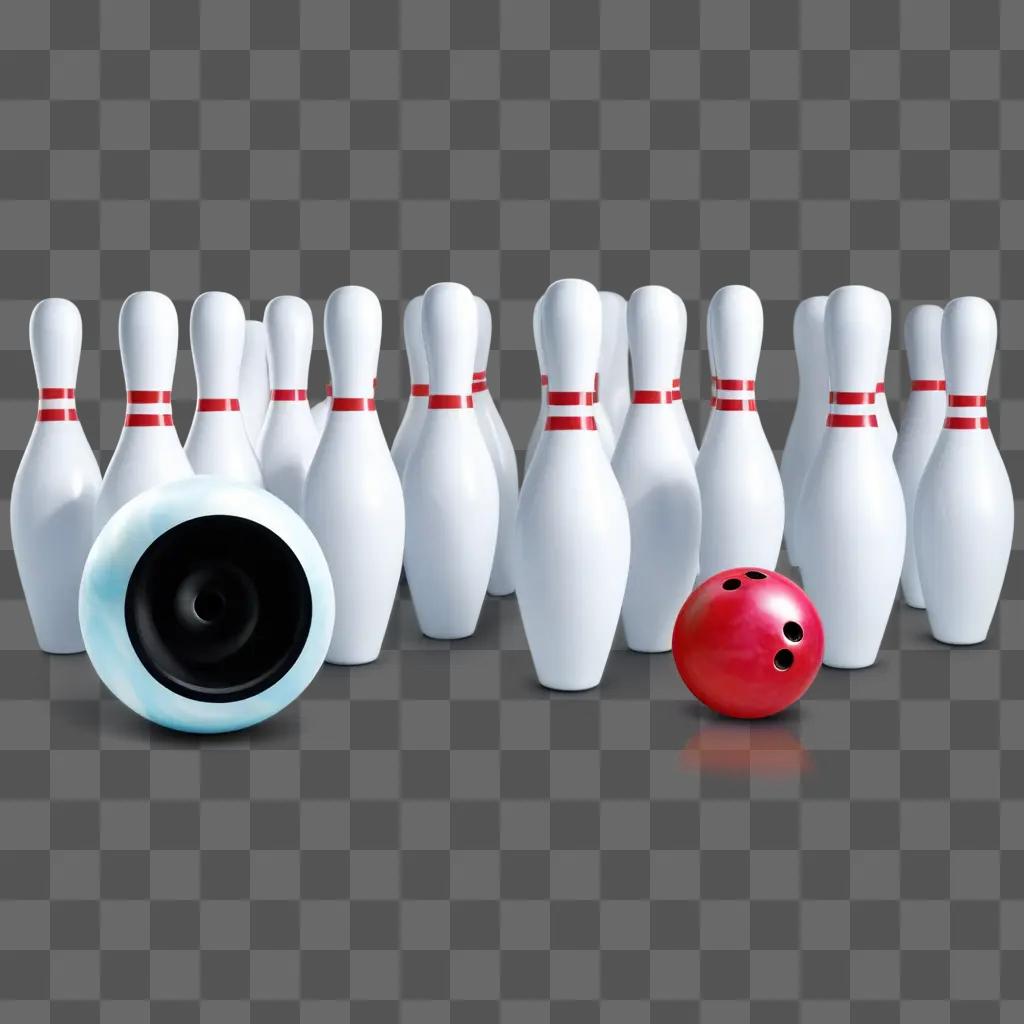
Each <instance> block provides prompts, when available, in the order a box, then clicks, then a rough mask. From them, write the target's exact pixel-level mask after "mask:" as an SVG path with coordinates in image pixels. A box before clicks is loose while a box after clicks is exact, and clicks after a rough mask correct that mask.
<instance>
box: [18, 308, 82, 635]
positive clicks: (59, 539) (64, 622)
mask: <svg viewBox="0 0 1024 1024" xmlns="http://www.w3.org/2000/svg"><path fill="white" fill-rule="evenodd" d="M28 332H29V347H30V348H31V350H32V364H33V366H34V368H35V374H36V382H37V385H38V391H39V408H38V411H37V412H36V422H35V425H34V426H33V428H32V434H31V436H30V437H29V439H28V444H27V446H26V447H25V454H24V455H23V456H22V459H21V462H20V463H19V465H18V471H17V473H15V475H14V485H13V487H12V489H11V540H12V542H13V546H14V560H15V563H16V564H17V567H18V576H19V577H20V578H21V587H22V589H23V590H24V591H25V600H26V601H27V603H28V613H29V617H30V618H31V620H32V628H33V629H34V630H35V634H36V641H37V642H38V644H39V647H40V648H41V649H42V650H44V651H46V652H47V653H48V654H73V653H75V652H77V651H82V650H84V649H85V645H84V643H83V642H82V633H81V630H80V629H79V626H78V585H79V583H80V582H81V579H82V567H83V566H84V564H85V556H86V555H87V554H88V553H89V548H90V546H91V545H92V539H93V515H94V513H95V507H96V495H97V493H98V491H99V489H100V470H99V466H97V465H96V456H95V455H93V452H92V448H90V447H89V442H88V440H87V439H86V436H85V431H83V430H82V425H81V423H79V422H78V414H77V412H76V411H75V383H76V380H77V377H78V360H79V357H80V355H81V352H82V317H81V315H80V314H79V312H78V308H77V307H76V306H75V305H74V303H71V302H68V300H67V299H43V301H42V302H40V303H39V304H38V305H37V306H36V307H35V309H34V310H32V316H31V318H30V319H29V325H28Z"/></svg>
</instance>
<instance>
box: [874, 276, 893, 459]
mask: <svg viewBox="0 0 1024 1024" xmlns="http://www.w3.org/2000/svg"><path fill="white" fill-rule="evenodd" d="M873 290H874V292H875V294H876V295H877V296H878V301H879V302H880V303H881V305H883V306H884V307H885V309H884V311H883V312H884V316H885V319H886V321H887V322H888V323H889V325H890V329H891V325H892V306H891V304H890V303H889V296H888V295H886V294H885V293H884V292H880V291H878V290H877V289H873ZM887 333H888V332H887ZM886 351H888V348H887V349H886ZM875 415H876V416H877V417H878V436H879V438H880V439H881V441H882V444H883V445H885V450H886V452H887V454H889V455H890V456H891V455H892V452H893V448H895V447H896V424H895V423H894V422H893V418H892V413H891V412H890V411H889V401H888V399H887V398H886V397H885V364H884V363H883V364H882V373H881V375H880V376H879V380H878V383H877V384H876V385H875Z"/></svg>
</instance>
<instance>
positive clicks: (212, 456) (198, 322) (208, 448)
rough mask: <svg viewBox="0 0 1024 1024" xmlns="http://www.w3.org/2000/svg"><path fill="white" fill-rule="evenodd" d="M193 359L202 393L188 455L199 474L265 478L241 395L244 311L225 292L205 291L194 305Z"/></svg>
mask: <svg viewBox="0 0 1024 1024" xmlns="http://www.w3.org/2000/svg"><path fill="white" fill-rule="evenodd" d="M190 326H191V332H190V333H191V336H192V362H193V364H194V366H195V371H196V386H197V391H198V397H197V400H196V412H195V416H194V417H193V418H192V426H191V428H190V429H189V432H188V437H187V438H186V439H185V454H186V455H187V456H188V461H189V462H190V463H191V464H192V469H193V470H194V471H195V472H196V473H199V474H209V475H212V476H221V477H224V478H225V479H227V480H237V481H238V482H239V483H243V484H255V485H256V486H257V487H258V486H261V485H262V483H263V475H262V474H261V473H260V464H259V462H258V461H257V459H256V453H255V452H254V451H253V448H252V445H251V444H250V443H249V437H248V435H247V434H246V432H245V421H244V420H243V419H242V411H241V402H240V400H239V397H238V392H239V377H240V371H241V366H242V353H243V350H244V348H245V313H244V311H243V310H242V304H241V303H240V302H239V301H238V299H236V298H235V297H234V296H233V295H228V294H227V293H226V292H204V293H203V294H202V295H200V296H199V298H197V299H196V301H195V302H194V303H193V304H192V316H191V321H190Z"/></svg>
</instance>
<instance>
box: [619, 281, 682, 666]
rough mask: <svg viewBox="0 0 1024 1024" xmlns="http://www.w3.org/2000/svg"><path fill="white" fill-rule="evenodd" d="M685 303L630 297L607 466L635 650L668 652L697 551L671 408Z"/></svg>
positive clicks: (666, 297)
mask: <svg viewBox="0 0 1024 1024" xmlns="http://www.w3.org/2000/svg"><path fill="white" fill-rule="evenodd" d="M680 310H682V311H683V314H684V315H685V307H683V306H682V305H681V304H680V303H677V301H676V297H675V296H674V295H673V294H672V292H670V291H669V290H668V289H667V288H660V287H658V286H657V285H651V286H649V287H646V288H639V289H637V291H635V292H633V294H632V295H631V296H630V299H629V308H628V318H629V347H630V356H631V359H632V362H633V382H634V385H635V387H634V390H633V402H632V404H631V405H630V408H629V412H628V413H627V414H626V422H625V424H624V425H623V428H622V433H621V435H620V436H619V443H618V445H617V446H616V448H615V456H614V458H613V459H612V469H613V470H614V472H615V476H616V478H617V479H618V481H619V486H620V487H621V488H622V495H623V497H624V498H625V501H626V507H627V509H628V511H629V527H630V562H629V577H628V580H627V583H626V593H625V598H624V600H623V605H622V625H623V629H624V631H625V635H626V643H627V644H628V645H629V647H631V648H632V649H633V650H634V651H646V652H655V651H668V650H671V648H672V629H673V627H674V625H675V621H676V617H677V616H678V614H679V609H680V608H681V607H682V604H683V601H684V600H685V599H686V596H687V595H688V594H689V593H690V591H691V590H692V589H693V581H694V578H695V577H696V575H697V563H698V557H699V555H700V521H701V519H700V517H701V511H700V491H699V489H698V487H697V475H696V472H695V470H694V468H693V463H692V462H691V461H690V456H689V454H688V452H687V451H686V448H685V446H684V444H683V438H682V435H681V432H680V430H679V424H678V417H677V414H676V412H675V409H674V399H673V390H674V389H673V387H672V382H673V374H678V372H679V367H678V354H679V351H680V346H679V342H678V339H679V336H680V335H684V336H685V332H686V325H685V322H683V323H679V322H678V321H679V311H680Z"/></svg>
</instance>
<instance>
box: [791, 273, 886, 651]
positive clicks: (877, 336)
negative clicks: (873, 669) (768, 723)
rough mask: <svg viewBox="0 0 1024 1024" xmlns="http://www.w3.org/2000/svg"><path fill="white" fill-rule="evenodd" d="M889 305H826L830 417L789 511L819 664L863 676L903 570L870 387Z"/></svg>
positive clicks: (836, 295) (881, 361) (868, 294)
mask: <svg viewBox="0 0 1024 1024" xmlns="http://www.w3.org/2000/svg"><path fill="white" fill-rule="evenodd" d="M889 316H890V311H889V306H888V303H886V304H885V308H884V309H883V308H882V304H881V303H879V301H878V293H877V292H874V291H872V289H870V288H865V287H863V286H860V285H850V286H847V287H844V288H838V289H837V290H836V291H834V292H833V293H832V294H831V295H830V296H829V297H828V301H827V303H826V304H825V350H826V354H827V358H828V377H829V383H830V386H831V388H832V391H831V392H830V394H829V403H830V411H829V415H828V418H827V420H826V429H825V436H824V437H823V438H822V441H821V445H820V446H819V448H818V453H817V455H815V457H814V461H813V462H812V463H811V468H810V469H809V470H808V472H807V478H806V479H805V481H804V487H803V494H802V496H801V498H800V505H799V507H798V509H797V518H796V530H797V537H798V538H799V541H798V545H797V552H798V554H799V558H800V573H801V576H802V578H803V585H804V590H806V591H807V594H808V596H809V597H810V598H811V600H812V601H813V602H814V605H815V607H816V608H817V609H818V613H819V614H820V615H821V621H822V625H823V626H824V627H825V664H826V665H830V666H832V668H843V669H854V668H865V667H866V666H868V665H871V664H873V663H874V661H875V659H876V658H877V657H878V649H879V647H880V645H881V642H882V635H883V633H884V632H885V626H886V623H887V622H888V621H889V613H890V612H891V610H892V603H893V598H894V597H895V596H896V587H897V584H898V583H899V578H900V570H901V569H902V567H903V550H904V542H905V539H906V518H905V516H906V514H905V510H904V507H903V492H902V490H901V489H900V482H899V478H898V477H897V475H896V468H895V466H894V465H893V462H892V457H891V456H890V455H889V453H888V449H887V448H886V447H885V445H884V444H883V443H880V440H879V436H878V419H877V416H876V414H875V412H874V409H875V405H876V402H877V391H876V390H875V387H876V384H877V382H878V380H879V379H880V377H881V375H882V368H883V367H884V365H885V353H886V349H887V348H888V344H889Z"/></svg>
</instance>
